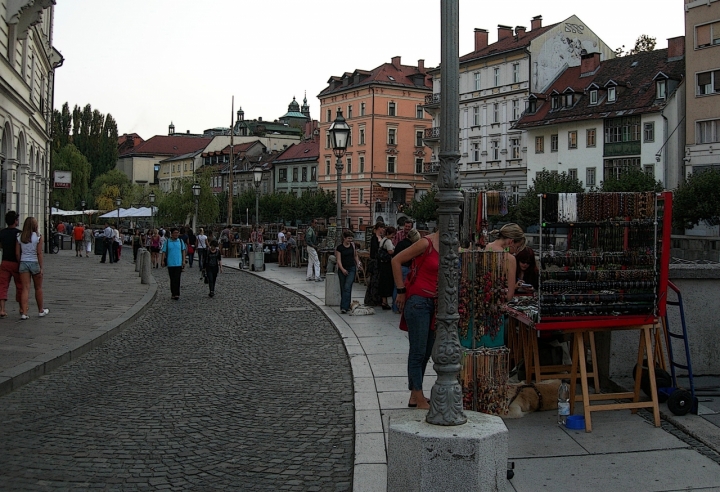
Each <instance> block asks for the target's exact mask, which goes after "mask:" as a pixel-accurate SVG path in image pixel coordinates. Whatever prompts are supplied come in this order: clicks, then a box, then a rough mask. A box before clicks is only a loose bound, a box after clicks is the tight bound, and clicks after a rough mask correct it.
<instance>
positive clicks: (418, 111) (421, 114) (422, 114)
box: [415, 104, 425, 120]
mask: <svg viewBox="0 0 720 492" xmlns="http://www.w3.org/2000/svg"><path fill="white" fill-rule="evenodd" d="M424 117H425V112H424V111H423V107H422V106H421V105H419V104H418V105H417V106H415V118H417V119H419V120H422V119H423V118H424Z"/></svg>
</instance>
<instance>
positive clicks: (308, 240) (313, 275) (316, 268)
mask: <svg viewBox="0 0 720 492" xmlns="http://www.w3.org/2000/svg"><path fill="white" fill-rule="evenodd" d="M316 227H317V220H315V219H313V220H311V221H310V226H308V228H307V230H306V231H305V244H306V247H307V254H308V267H307V278H306V279H305V280H315V281H316V282H320V281H322V278H320V258H318V252H317V247H318V237H317V232H315V228H316Z"/></svg>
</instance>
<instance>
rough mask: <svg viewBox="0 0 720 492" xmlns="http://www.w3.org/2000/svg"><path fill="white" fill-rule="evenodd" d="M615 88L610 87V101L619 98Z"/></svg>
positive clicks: (608, 98)
mask: <svg viewBox="0 0 720 492" xmlns="http://www.w3.org/2000/svg"><path fill="white" fill-rule="evenodd" d="M615 89H616V88H615V87H614V86H612V87H608V90H607V91H608V97H607V100H608V102H615V100H616V99H617V91H616V90H615Z"/></svg>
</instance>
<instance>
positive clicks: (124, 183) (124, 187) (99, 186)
mask: <svg viewBox="0 0 720 492" xmlns="http://www.w3.org/2000/svg"><path fill="white" fill-rule="evenodd" d="M111 186H114V187H115V188H114V190H115V192H116V194H115V195H114V196H118V194H119V195H120V197H121V198H122V199H123V203H125V201H124V200H127V203H128V204H129V203H130V202H131V200H132V197H133V196H134V193H133V185H132V182H131V181H130V178H128V177H127V176H126V175H125V173H123V172H122V171H118V170H117V169H113V170H111V171H108V172H107V173H105V174H102V175H100V176H98V177H97V178H95V180H94V181H93V184H92V189H91V193H92V197H93V199H94V200H95V206H96V207H97V208H99V209H100V210H107V208H105V207H103V206H101V204H100V203H99V202H98V197H100V196H101V195H102V196H107V193H108V188H109V187H111ZM112 208H115V206H114V205H113V206H112V207H111V209H112Z"/></svg>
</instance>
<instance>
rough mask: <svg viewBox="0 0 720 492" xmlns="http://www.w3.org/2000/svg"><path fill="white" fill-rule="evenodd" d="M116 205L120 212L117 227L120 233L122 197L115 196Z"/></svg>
mask: <svg viewBox="0 0 720 492" xmlns="http://www.w3.org/2000/svg"><path fill="white" fill-rule="evenodd" d="M115 205H117V212H118V221H117V228H118V233H120V205H122V198H120V197H117V198H115Z"/></svg>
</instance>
